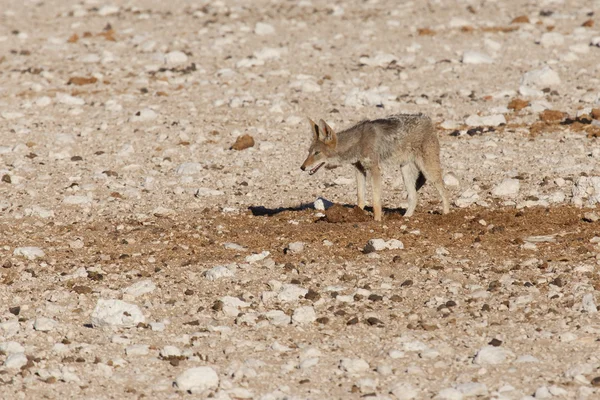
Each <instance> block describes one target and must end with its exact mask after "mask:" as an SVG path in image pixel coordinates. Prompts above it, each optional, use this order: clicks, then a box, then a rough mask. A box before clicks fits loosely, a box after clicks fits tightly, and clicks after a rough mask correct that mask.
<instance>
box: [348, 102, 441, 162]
mask: <svg viewBox="0 0 600 400" xmlns="http://www.w3.org/2000/svg"><path fill="white" fill-rule="evenodd" d="M339 136H340V139H341V140H342V141H345V140H344V139H346V140H347V141H348V142H353V143H352V144H353V145H354V146H356V147H358V148H360V149H361V152H362V153H363V154H362V155H363V157H364V156H365V155H367V154H368V153H370V154H372V155H373V156H376V157H377V158H378V159H379V160H380V161H384V160H387V159H389V158H401V159H407V158H410V156H411V154H415V153H420V152H421V151H422V148H423V147H424V146H430V147H431V146H433V147H436V148H439V142H438V139H437V136H436V134H435V130H434V128H433V123H432V122H431V119H430V118H429V117H428V116H426V115H424V114H394V115H390V116H388V117H386V118H380V119H374V120H365V121H362V122H359V123H358V124H356V125H355V126H353V127H352V128H349V129H347V130H345V131H343V132H340V134H339ZM344 137H345V138H344ZM348 144H350V143H348ZM354 146H352V147H354ZM352 153H353V152H352Z"/></svg>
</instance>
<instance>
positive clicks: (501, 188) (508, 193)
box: [492, 179, 521, 197]
mask: <svg viewBox="0 0 600 400" xmlns="http://www.w3.org/2000/svg"><path fill="white" fill-rule="evenodd" d="M520 187H521V183H520V181H519V180H518V179H505V180H503V181H502V182H501V183H500V184H499V185H497V186H496V187H494V189H493V190H492V194H493V195H494V196H496V197H514V196H516V195H517V194H518V193H519V189H520Z"/></svg>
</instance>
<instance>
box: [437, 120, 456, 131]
mask: <svg viewBox="0 0 600 400" xmlns="http://www.w3.org/2000/svg"><path fill="white" fill-rule="evenodd" d="M440 127H441V128H442V129H447V130H454V129H458V128H459V127H460V123H459V122H458V121H454V120H445V121H444V122H442V123H441V124H440Z"/></svg>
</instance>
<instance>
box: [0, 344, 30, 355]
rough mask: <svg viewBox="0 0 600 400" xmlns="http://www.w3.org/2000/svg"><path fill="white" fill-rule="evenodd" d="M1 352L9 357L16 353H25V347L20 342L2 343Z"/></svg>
mask: <svg viewBox="0 0 600 400" xmlns="http://www.w3.org/2000/svg"><path fill="white" fill-rule="evenodd" d="M0 352H2V353H4V354H5V355H7V356H9V355H11V354H16V353H25V347H23V346H21V344H20V343H18V342H2V343H0Z"/></svg>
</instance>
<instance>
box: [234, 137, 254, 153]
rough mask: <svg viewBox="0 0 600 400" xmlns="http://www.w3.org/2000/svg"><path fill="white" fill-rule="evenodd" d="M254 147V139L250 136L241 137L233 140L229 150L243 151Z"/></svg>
mask: <svg viewBox="0 0 600 400" xmlns="http://www.w3.org/2000/svg"><path fill="white" fill-rule="evenodd" d="M250 147H254V138H253V137H252V136H250V135H241V136H238V138H237V139H236V140H235V143H234V144H233V145H232V146H231V147H230V148H229V150H238V151H239V150H245V149H247V148H250Z"/></svg>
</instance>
